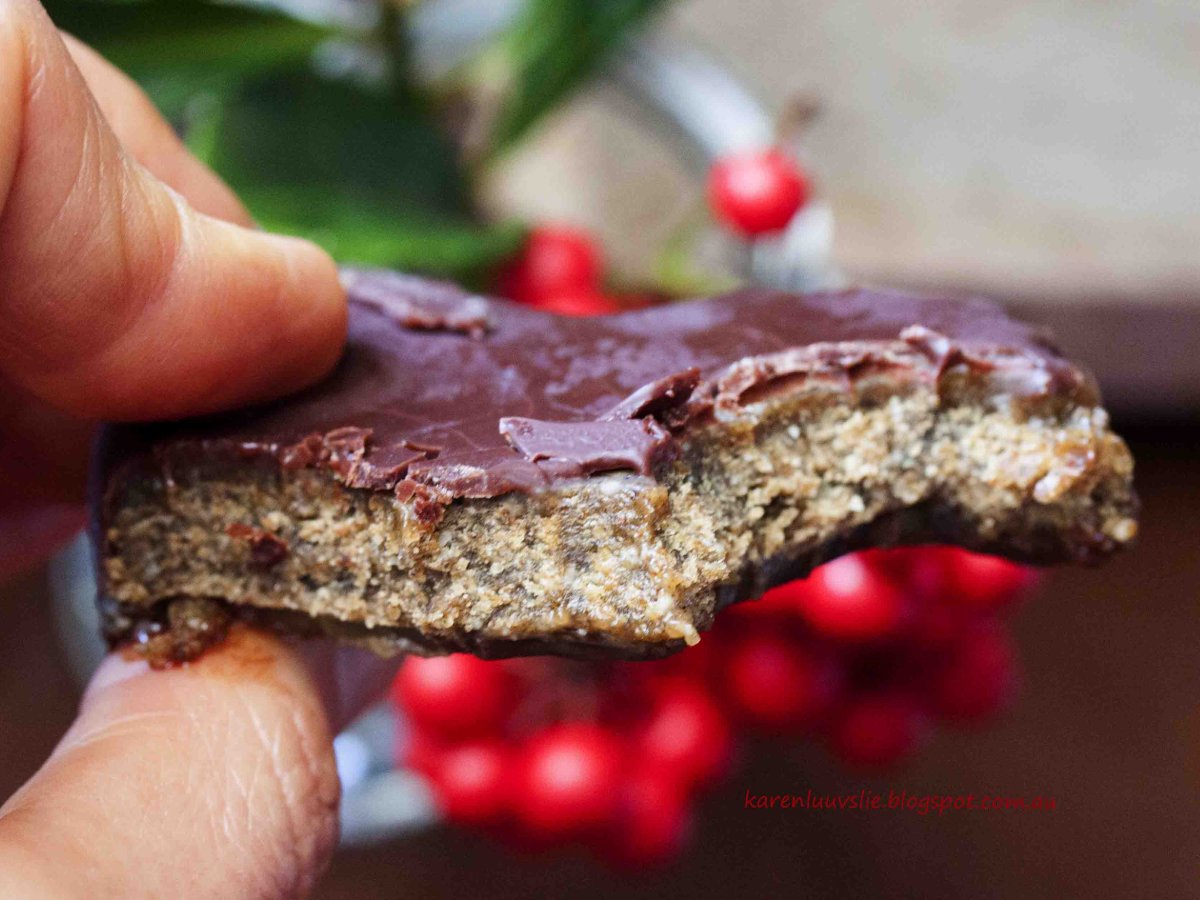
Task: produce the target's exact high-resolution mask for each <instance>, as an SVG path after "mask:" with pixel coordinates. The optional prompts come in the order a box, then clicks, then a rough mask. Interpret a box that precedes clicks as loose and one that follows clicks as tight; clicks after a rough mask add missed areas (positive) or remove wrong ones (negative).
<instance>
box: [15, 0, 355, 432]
mask: <svg viewBox="0 0 1200 900" xmlns="http://www.w3.org/2000/svg"><path fill="white" fill-rule="evenodd" d="M0 204H2V205H0V374H3V375H6V376H7V377H8V378H10V379H12V380H13V381H14V382H16V383H17V384H18V385H20V386H22V387H23V388H25V389H26V390H29V391H30V392H31V393H33V394H34V395H36V396H38V397H40V398H41V399H43V400H46V401H47V402H50V403H52V404H53V405H55V406H57V407H58V408H60V409H62V410H64V411H66V412H69V413H71V414H73V415H76V416H79V417H81V418H108V419H151V418H171V417H176V416H182V415H189V414H196V413H203V412H208V411H212V410H216V409H220V408H223V407H228V406H231V405H235V404H243V403H249V402H254V401H257V400H261V399H265V398H267V397H269V396H273V395H276V394H278V393H280V392H283V391H286V390H290V389H293V388H296V387H299V386H301V385H304V384H307V383H309V382H311V381H314V380H316V379H317V378H319V377H320V376H321V375H323V374H324V373H325V372H327V371H328V370H329V369H330V368H331V367H332V365H333V363H334V362H335V361H336V359H337V356H338V355H339V352H340V346H341V341H342V339H343V337H344V334H345V322H346V310H345V296H344V293H343V291H342V289H341V287H340V285H339V284H338V281H337V273H336V269H335V267H334V265H333V262H332V261H331V260H330V259H329V257H328V256H327V255H326V254H324V253H323V252H322V251H320V250H319V249H318V248H316V247H315V246H313V245H311V244H308V243H306V242H303V241H299V240H295V239H290V238H282V237H276V236H271V235H266V234H261V233H257V232H254V231H250V230H248V229H244V228H240V227H238V226H235V225H232V224H229V223H227V222H223V221H219V220H217V219H214V218H211V217H208V216H204V215H202V214H199V213H197V212H196V211H195V210H193V209H192V208H191V207H190V206H188V205H187V204H186V203H185V202H184V201H183V200H182V199H181V198H180V196H179V195H178V194H176V193H174V192H172V191H170V190H169V189H167V188H166V187H165V186H163V185H162V183H161V182H159V181H158V180H157V179H155V178H154V177H153V176H151V175H150V174H149V173H148V172H147V171H146V170H145V169H144V168H143V167H141V166H140V165H138V164H137V163H135V162H134V161H133V160H132V159H131V158H130V157H128V156H127V155H126V154H125V153H124V152H123V151H122V149H121V147H120V144H119V142H118V141H117V139H116V138H115V137H114V135H113V133H112V131H111V130H110V129H109V128H108V126H107V124H105V122H104V119H103V117H102V116H101V114H100V112H99V110H98V109H97V107H96V104H95V102H94V101H93V99H92V97H91V95H90V94H89V93H88V91H87V88H86V85H85V84H84V81H83V78H82V76H81V75H80V74H79V71H78V70H77V69H76V68H75V65H74V63H73V62H72V61H71V58H70V55H69V54H68V53H67V51H66V48H65V47H64V45H63V43H62V40H61V39H60V38H59V36H58V32H57V31H56V30H55V29H54V27H53V25H52V24H51V23H50V21H49V19H48V18H47V17H46V15H45V13H44V12H43V11H42V9H41V7H40V6H39V5H38V4H37V3H35V2H33V0H0Z"/></svg>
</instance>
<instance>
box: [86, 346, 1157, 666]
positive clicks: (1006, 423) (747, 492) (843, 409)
mask: <svg viewBox="0 0 1200 900" xmlns="http://www.w3.org/2000/svg"><path fill="white" fill-rule="evenodd" d="M811 375H812V373H808V376H806V377H803V378H788V379H776V380H773V381H771V382H770V389H769V390H755V391H749V392H744V393H743V394H742V395H741V398H740V401H739V403H738V404H737V407H736V409H735V410H732V411H729V410H727V411H725V412H724V413H723V414H721V415H720V416H716V417H714V416H712V415H709V416H707V417H704V418H702V419H699V420H697V421H694V422H692V423H691V424H689V425H688V427H686V428H682V429H678V430H677V432H676V433H675V436H674V441H675V452H674V453H673V454H671V455H670V456H668V457H665V458H663V459H662V460H660V461H659V462H658V463H656V464H655V466H654V468H653V470H652V471H648V472H645V473H642V472H639V471H636V470H634V468H633V467H626V468H623V469H618V470H611V471H602V472H594V473H589V474H586V475H577V474H576V475H573V476H572V477H562V478H557V479H554V480H552V481H551V482H550V483H548V484H547V485H545V486H543V487H541V488H539V489H537V490H527V491H521V490H512V491H504V492H498V493H497V495H496V496H487V497H478V496H477V497H469V496H468V497H454V498H452V499H446V498H445V497H443V498H442V502H441V505H440V506H439V508H438V512H437V515H433V516H431V515H429V514H428V512H427V510H426V509H425V508H424V507H423V506H422V503H423V502H425V501H424V500H423V499H422V498H421V497H413V496H412V495H411V493H409V492H404V491H399V490H379V489H373V488H369V487H352V486H348V484H347V481H348V479H347V477H346V476H345V474H344V472H343V473H341V474H339V472H337V471H335V470H333V469H331V468H328V467H322V466H313V465H304V466H292V467H289V466H281V465H277V464H275V463H274V462H273V461H271V460H263V459H262V458H256V459H248V460H247V461H246V462H245V463H244V464H239V465H230V464H229V463H228V461H227V460H224V459H215V458H209V457H206V456H204V455H202V454H199V455H186V454H185V455H182V456H180V457H179V458H177V459H175V460H173V461H172V463H171V465H170V467H169V469H155V468H153V467H142V468H139V469H138V470H137V471H136V473H135V474H133V475H126V476H124V477H122V478H119V479H114V480H113V482H112V483H111V484H110V485H109V489H108V494H107V496H106V499H105V513H104V515H103V517H102V519H101V523H102V524H101V528H102V529H103V531H102V534H100V535H99V543H100V547H101V554H100V556H101V560H100V564H101V566H102V577H103V580H104V583H105V592H104V598H103V600H102V603H103V609H104V612H105V620H106V630H107V634H108V636H109V638H110V639H111V640H113V641H114V642H117V641H130V640H132V641H135V642H136V643H137V644H138V645H139V646H141V647H142V648H143V650H144V651H145V652H146V653H147V654H148V655H149V656H150V657H151V659H152V661H155V662H157V663H169V662H171V661H178V660H181V659H187V658H191V657H193V656H195V655H196V654H197V653H199V652H200V651H202V650H203V648H204V647H205V646H206V645H208V644H209V643H211V642H212V641H213V640H217V639H219V638H220V636H221V635H222V634H223V631H224V628H225V626H226V624H227V622H228V621H229V619H230V618H231V617H241V618H246V619H249V620H251V621H254V622H257V623H260V624H264V625H268V626H273V627H276V628H279V629H281V630H284V631H287V632H290V633H299V634H305V635H320V636H328V637H333V638H336V639H339V640H344V641H350V642H355V643H359V644H364V645H367V646H369V647H371V648H373V649H375V650H377V651H379V652H385V653H386V652H395V651H415V652H424V653H440V652H451V651H456V650H466V651H469V652H472V653H476V654H479V655H483V656H497V657H498V656H508V655H518V654H531V653H553V654H560V655H576V656H588V657H597V656H613V657H624V658H651V657H656V656H662V655H665V654H667V653H670V652H673V651H675V650H678V649H680V648H682V647H683V646H685V645H688V644H692V643H695V642H696V641H697V640H699V638H700V632H702V631H703V630H705V629H706V628H708V627H709V626H710V625H711V623H712V620H713V616H714V615H715V613H716V612H717V610H719V609H720V608H721V607H722V606H724V605H726V604H728V603H731V602H734V601H738V600H743V599H748V598H753V597H756V596H758V595H759V594H760V593H761V592H762V591H763V590H764V589H765V588H767V587H769V586H770V585H772V584H776V583H779V582H781V581H784V580H788V579H791V578H795V577H799V576H801V575H804V574H805V573H806V572H807V571H809V570H810V569H811V568H812V567H814V566H815V565H818V564H819V563H821V562H823V561H824V560H826V559H829V558H832V557H834V556H836V555H838V554H840V553H842V552H846V551H848V550H852V549H856V548H861V547H866V546H886V545H896V544H904V543H918V542H931V541H936V542H943V543H954V544H958V545H961V546H965V547H969V548H973V549H978V550H985V551H990V552H997V553H1001V554H1004V555H1007V556H1010V557H1013V558H1016V559H1021V560H1028V561H1032V562H1063V561H1075V562H1095V561H1098V560H1100V559H1102V558H1104V557H1105V556H1107V555H1109V554H1111V553H1112V552H1114V551H1115V550H1117V549H1119V548H1121V547H1122V546H1124V545H1127V544H1129V543H1130V542H1131V541H1132V540H1133V539H1134V537H1135V535H1136V532H1137V524H1136V520H1135V516H1136V500H1135V498H1134V495H1133V490H1132V469H1133V461H1132V459H1131V457H1130V454H1129V451H1128V449H1127V448H1126V446H1125V444H1124V443H1123V442H1122V441H1121V439H1120V438H1119V437H1117V436H1116V435H1115V434H1114V433H1113V432H1112V431H1111V430H1110V428H1109V423H1108V417H1107V415H1106V413H1105V412H1104V410H1103V409H1102V408H1100V407H1099V405H1098V400H1096V398H1095V394H1094V391H1092V390H1090V389H1089V388H1087V387H1086V385H1085V386H1084V387H1082V388H1080V387H1078V386H1077V387H1076V389H1072V390H1069V391H1063V392H1053V391H1050V392H1041V393H1034V394H1026V395H1021V394H1014V393H1012V392H1010V391H1008V390H1005V389H1003V385H1002V384H999V383H998V381H997V378H996V375H995V373H994V372H993V371H990V370H987V369H986V367H983V368H972V367H968V366H957V367H953V366H952V367H950V368H948V369H946V370H945V371H942V370H941V369H939V371H938V374H937V377H936V378H932V379H930V378H927V377H923V376H922V374H921V372H920V371H919V367H918V369H914V370H912V371H909V370H907V369H898V368H895V367H892V368H888V367H883V368H879V367H873V368H867V369H864V370H863V371H862V372H861V373H859V374H856V376H855V378H854V379H852V380H849V381H848V380H846V379H844V378H827V377H811ZM426 499H427V498H426Z"/></svg>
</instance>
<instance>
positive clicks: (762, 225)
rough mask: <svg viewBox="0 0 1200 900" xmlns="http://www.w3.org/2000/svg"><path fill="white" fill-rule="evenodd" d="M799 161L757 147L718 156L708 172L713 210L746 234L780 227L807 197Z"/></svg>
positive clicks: (749, 235)
mask: <svg viewBox="0 0 1200 900" xmlns="http://www.w3.org/2000/svg"><path fill="white" fill-rule="evenodd" d="M808 193H809V187H808V181H807V180H806V179H805V177H804V173H803V172H801V171H800V168H799V167H798V166H797V165H796V163H795V162H794V161H793V160H792V159H790V158H789V157H788V156H787V155H786V154H784V153H783V152H781V151H779V150H755V151H752V152H749V153H739V154H735V155H733V156H727V157H725V158H724V159H722V160H719V161H718V162H717V163H716V164H715V165H714V166H713V167H712V171H711V172H709V176H708V196H709V203H710V204H711V205H712V209H713V212H714V213H716V215H717V217H718V218H719V219H721V221H723V222H724V223H725V224H726V225H728V226H729V227H731V228H732V229H733V230H734V231H736V232H738V233H739V234H742V235H745V236H747V237H755V236H757V235H760V234H768V233H770V232H773V231H780V230H782V229H783V228H785V227H786V226H787V224H788V222H790V221H791V220H792V216H794V215H795V214H796V210H798V209H799V208H800V207H801V206H803V205H804V203H805V201H806V200H807V199H808Z"/></svg>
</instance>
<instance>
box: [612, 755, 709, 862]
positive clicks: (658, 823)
mask: <svg viewBox="0 0 1200 900" xmlns="http://www.w3.org/2000/svg"><path fill="white" fill-rule="evenodd" d="M687 826H688V809H687V803H686V801H685V799H684V796H683V794H682V793H681V792H680V791H679V789H678V788H677V787H676V786H675V785H673V784H672V783H671V782H670V780H668V779H665V778H663V777H661V776H659V775H657V774H654V775H652V774H649V773H637V774H635V775H634V776H633V777H632V778H631V779H630V780H629V782H628V783H627V784H626V785H625V786H624V789H623V790H622V791H621V801H620V806H619V809H618V813H617V818H616V820H615V822H614V827H613V828H612V829H611V831H610V832H609V834H608V835H607V836H606V840H605V841H604V842H603V844H602V845H601V850H602V851H603V853H604V855H605V856H606V857H607V858H608V859H609V860H611V861H612V862H614V863H616V864H617V865H620V866H626V867H629V868H646V867H649V866H658V865H663V864H664V863H668V862H670V861H671V860H673V859H675V858H676V857H677V856H678V855H679V854H680V852H681V851H682V850H683V845H684V838H685V837H686V832H687Z"/></svg>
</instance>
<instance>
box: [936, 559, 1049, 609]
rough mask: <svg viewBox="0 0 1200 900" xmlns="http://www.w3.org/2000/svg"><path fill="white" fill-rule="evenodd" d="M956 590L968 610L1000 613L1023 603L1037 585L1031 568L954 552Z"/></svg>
mask: <svg viewBox="0 0 1200 900" xmlns="http://www.w3.org/2000/svg"><path fill="white" fill-rule="evenodd" d="M951 552H952V554H953V568H952V590H953V592H954V595H955V598H956V599H957V600H958V602H960V603H961V604H962V605H964V606H968V607H970V608H972V609H977V610H980V611H984V612H999V611H1000V610H1003V609H1006V608H1008V607H1010V606H1012V605H1013V604H1015V603H1016V602H1017V601H1019V600H1021V599H1023V598H1024V597H1025V596H1026V594H1027V593H1028V592H1029V590H1030V589H1031V588H1032V587H1033V585H1034V584H1035V583H1036V582H1037V573H1036V572H1035V571H1034V570H1033V569H1031V568H1029V567H1028V566H1022V565H1019V564H1017V563H1015V562H1010V561H1009V560H1007V559H1003V558H1001V557H999V556H987V555H985V554H982V553H971V552H970V551H967V550H957V549H956V550H953V551H951Z"/></svg>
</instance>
